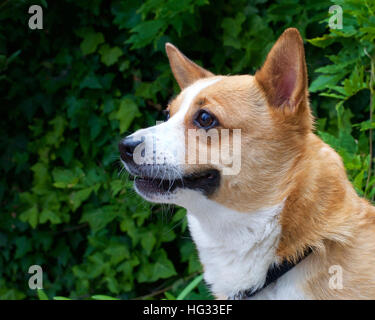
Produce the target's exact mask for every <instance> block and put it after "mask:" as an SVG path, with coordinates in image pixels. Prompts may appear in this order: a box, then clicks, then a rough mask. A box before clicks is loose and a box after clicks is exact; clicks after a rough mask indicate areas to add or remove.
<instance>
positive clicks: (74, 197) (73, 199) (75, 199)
mask: <svg viewBox="0 0 375 320" xmlns="http://www.w3.org/2000/svg"><path fill="white" fill-rule="evenodd" d="M92 191H93V187H89V188H85V189H81V190H79V191H74V192H73V193H72V194H71V195H70V203H71V204H72V210H73V211H76V210H77V209H78V208H79V206H80V205H81V204H82V202H83V201H85V200H87V199H88V197H89V196H90V194H91V192H92Z"/></svg>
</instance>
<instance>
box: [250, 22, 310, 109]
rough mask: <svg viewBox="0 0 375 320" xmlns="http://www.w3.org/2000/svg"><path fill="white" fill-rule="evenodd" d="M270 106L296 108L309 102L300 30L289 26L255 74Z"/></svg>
mask: <svg viewBox="0 0 375 320" xmlns="http://www.w3.org/2000/svg"><path fill="white" fill-rule="evenodd" d="M255 79H256V80H257V82H258V83H259V84H260V86H261V88H262V89H263V91H264V93H265V96H266V99H267V101H268V103H269V105H270V106H272V107H275V108H281V109H283V110H284V111H290V112H295V111H296V110H298V109H299V108H300V106H301V104H303V105H306V102H307V99H308V91H307V86H308V84H307V83H308V82H307V69H306V62H305V51H304V48H303V40H302V38H301V35H300V33H299V32H298V30H297V29H295V28H289V29H287V30H285V31H284V33H283V34H282V35H281V36H280V38H279V39H278V40H277V42H276V43H275V45H274V46H273V47H272V49H271V51H270V52H269V53H268V55H267V58H266V61H265V63H264V65H263V67H262V68H261V69H260V70H259V71H258V72H257V73H256V74H255Z"/></svg>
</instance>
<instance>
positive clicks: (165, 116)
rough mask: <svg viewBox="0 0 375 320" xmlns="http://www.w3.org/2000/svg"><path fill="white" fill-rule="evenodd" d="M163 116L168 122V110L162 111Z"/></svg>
mask: <svg viewBox="0 0 375 320" xmlns="http://www.w3.org/2000/svg"><path fill="white" fill-rule="evenodd" d="M163 115H164V118H165V121H168V119H169V110H163Z"/></svg>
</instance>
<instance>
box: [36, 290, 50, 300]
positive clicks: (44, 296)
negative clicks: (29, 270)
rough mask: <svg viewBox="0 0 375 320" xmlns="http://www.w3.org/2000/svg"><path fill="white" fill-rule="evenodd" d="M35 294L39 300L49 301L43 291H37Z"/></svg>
mask: <svg viewBox="0 0 375 320" xmlns="http://www.w3.org/2000/svg"><path fill="white" fill-rule="evenodd" d="M37 293H38V298H39V300H49V299H48V296H47V295H46V293H45V292H44V290H43V289H38V290H37Z"/></svg>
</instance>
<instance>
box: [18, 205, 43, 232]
mask: <svg viewBox="0 0 375 320" xmlns="http://www.w3.org/2000/svg"><path fill="white" fill-rule="evenodd" d="M38 217H39V214H38V208H37V206H36V205H34V206H33V207H31V208H30V209H28V210H26V211H24V212H22V213H21V214H20V220H21V221H23V222H28V223H29V224H30V225H31V227H32V228H34V229H35V227H36V226H37V225H38Z"/></svg>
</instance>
